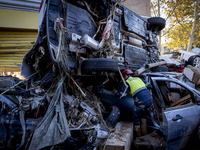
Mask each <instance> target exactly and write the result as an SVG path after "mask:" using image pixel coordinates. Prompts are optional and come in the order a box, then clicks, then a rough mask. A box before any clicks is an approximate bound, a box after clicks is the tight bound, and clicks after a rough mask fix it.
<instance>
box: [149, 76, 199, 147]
mask: <svg viewBox="0 0 200 150" xmlns="http://www.w3.org/2000/svg"><path fill="white" fill-rule="evenodd" d="M152 81H153V85H154V86H155V89H156V92H157V95H158V97H159V99H160V101H161V103H164V104H165V102H164V100H163V95H162V91H161V90H160V87H159V86H160V85H159V84H158V83H161V82H164V83H165V82H166V83H170V86H174V87H175V88H177V89H179V88H181V90H183V89H184V90H186V92H188V93H189V94H190V96H191V99H190V98H189V100H188V102H186V103H185V104H182V105H177V106H171V107H166V105H164V106H162V109H163V124H162V128H163V133H164V135H165V136H166V145H167V146H166V149H170V150H177V149H181V148H184V147H185V145H186V144H187V143H188V141H189V139H190V138H191V136H192V133H194V132H195V130H196V129H197V127H198V126H199V118H200V106H199V105H197V102H196V100H197V98H196V97H198V99H199V97H200V96H199V95H197V94H195V93H194V91H193V89H192V88H191V87H188V86H187V85H185V84H183V83H181V82H180V81H178V80H176V79H169V78H165V77H162V78H161V77H152ZM181 90H180V91H181ZM184 92H185V91H184ZM187 96H188V95H187ZM184 97H185V96H184ZM184 97H183V98H184ZM177 102H178V101H177ZM170 105H171V104H170Z"/></svg>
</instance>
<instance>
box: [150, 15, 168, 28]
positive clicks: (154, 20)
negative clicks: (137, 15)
mask: <svg viewBox="0 0 200 150" xmlns="http://www.w3.org/2000/svg"><path fill="white" fill-rule="evenodd" d="M148 23H149V27H148V29H149V30H152V31H161V30H162V29H164V28H165V19H163V18H161V17H151V18H148Z"/></svg>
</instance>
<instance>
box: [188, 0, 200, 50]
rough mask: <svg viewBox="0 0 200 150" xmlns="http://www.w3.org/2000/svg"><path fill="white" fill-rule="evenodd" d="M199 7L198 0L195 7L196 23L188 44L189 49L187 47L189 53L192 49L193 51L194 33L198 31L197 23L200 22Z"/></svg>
mask: <svg viewBox="0 0 200 150" xmlns="http://www.w3.org/2000/svg"><path fill="white" fill-rule="evenodd" d="M198 5H199V0H196V4H195V7H194V22H193V25H192V31H191V34H190V36H189V42H188V47H187V51H188V52H190V51H191V49H192V43H193V38H194V33H195V31H196V28H197V22H198V12H197V10H198Z"/></svg>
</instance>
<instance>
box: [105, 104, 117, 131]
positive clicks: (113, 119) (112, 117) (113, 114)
mask: <svg viewBox="0 0 200 150" xmlns="http://www.w3.org/2000/svg"><path fill="white" fill-rule="evenodd" d="M119 117H120V110H119V108H118V107H116V106H111V108H110V114H109V116H108V117H107V119H106V123H107V125H108V127H112V128H113V127H114V126H115V125H116V124H117V121H118V119H119Z"/></svg>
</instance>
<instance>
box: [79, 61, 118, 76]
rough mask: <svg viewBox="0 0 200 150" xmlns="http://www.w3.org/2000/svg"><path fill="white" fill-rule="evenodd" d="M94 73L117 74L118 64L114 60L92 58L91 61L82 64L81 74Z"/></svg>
mask: <svg viewBox="0 0 200 150" xmlns="http://www.w3.org/2000/svg"><path fill="white" fill-rule="evenodd" d="M95 71H99V72H100V71H109V72H117V71H118V63H117V61H116V60H114V59H108V58H92V59H87V60H85V61H84V62H83V64H82V72H83V73H89V72H95Z"/></svg>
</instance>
